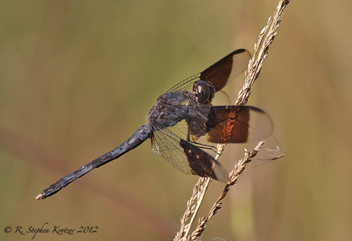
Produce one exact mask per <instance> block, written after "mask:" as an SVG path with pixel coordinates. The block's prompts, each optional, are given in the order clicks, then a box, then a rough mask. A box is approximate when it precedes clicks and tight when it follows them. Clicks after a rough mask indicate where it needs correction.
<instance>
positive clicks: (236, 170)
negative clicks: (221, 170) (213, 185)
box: [190, 141, 264, 240]
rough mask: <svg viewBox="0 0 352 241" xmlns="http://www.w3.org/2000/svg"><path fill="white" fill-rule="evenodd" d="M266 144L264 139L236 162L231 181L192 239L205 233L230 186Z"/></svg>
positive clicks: (200, 223) (202, 220)
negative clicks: (208, 223)
mask: <svg viewBox="0 0 352 241" xmlns="http://www.w3.org/2000/svg"><path fill="white" fill-rule="evenodd" d="M263 145H264V141H261V142H259V143H258V145H257V146H256V147H255V148H254V150H253V151H252V153H250V152H248V151H247V150H246V151H245V153H244V158H242V159H241V160H239V161H238V163H236V164H235V166H234V168H233V170H232V171H231V172H230V181H229V182H228V183H227V184H226V185H225V187H224V189H223V191H222V193H221V195H220V197H219V198H218V199H217V200H216V202H215V203H214V205H213V206H212V208H211V209H210V211H209V213H208V215H207V216H206V217H202V218H201V219H200V220H199V224H198V226H197V228H196V229H195V230H194V231H193V233H192V235H191V238H190V240H197V238H198V237H199V236H200V235H201V234H202V233H203V231H204V229H205V227H206V224H207V222H208V221H209V220H210V218H212V217H213V216H214V215H215V214H216V212H217V211H218V210H219V209H220V208H221V206H222V203H221V201H222V200H223V199H224V198H225V197H226V195H227V193H228V191H229V190H230V187H231V186H232V185H234V184H236V182H237V180H238V177H239V175H241V173H242V172H243V171H244V170H245V168H246V166H247V163H249V162H250V161H251V158H253V157H255V156H256V155H257V153H258V152H259V150H260V148H261V147H262V146H263Z"/></svg>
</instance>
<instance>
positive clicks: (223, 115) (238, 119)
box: [207, 106, 273, 143]
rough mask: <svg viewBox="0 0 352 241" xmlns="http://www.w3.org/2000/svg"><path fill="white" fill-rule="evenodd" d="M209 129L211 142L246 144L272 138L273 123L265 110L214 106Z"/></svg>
mask: <svg viewBox="0 0 352 241" xmlns="http://www.w3.org/2000/svg"><path fill="white" fill-rule="evenodd" d="M207 128H208V135H207V139H208V141H210V142H213V143H245V142H251V141H259V140H263V139H265V138H266V137H268V136H270V135H271V134H272V132H273V123H272V121H271V118H270V117H269V116H268V115H267V114H266V113H265V112H264V111H263V110H261V109H259V108H256V107H253V106H213V107H212V108H211V111H210V114H209V117H208V123H207Z"/></svg>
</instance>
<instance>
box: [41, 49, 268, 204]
mask: <svg viewBox="0 0 352 241" xmlns="http://www.w3.org/2000/svg"><path fill="white" fill-rule="evenodd" d="M250 56H251V55H250V53H249V52H248V51H247V50H244V49H238V50H236V51H234V52H232V53H230V54H229V55H227V56H225V57H224V58H222V59H221V60H219V61H218V62H216V63H215V64H213V65H212V66H210V67H209V68H207V69H205V70H204V71H202V72H200V73H198V74H196V75H193V76H191V77H189V78H187V79H185V80H183V81H182V82H180V83H178V84H177V85H175V86H174V87H172V88H171V89H170V90H169V91H167V92H166V93H164V94H162V95H161V96H160V97H159V98H158V99H157V102H156V104H155V105H154V106H153V108H152V109H151V110H150V112H149V115H148V123H147V124H145V125H142V126H141V127H140V128H139V129H138V130H137V131H136V132H135V133H134V134H133V135H132V136H131V137H130V138H128V139H127V140H126V141H125V142H124V143H122V144H121V145H119V146H118V147H116V148H115V149H113V150H112V151H109V152H108V153H106V154H104V155H102V156H100V157H98V158H97V159H95V160H93V161H92V162H90V163H88V164H87V165H84V166H82V167H81V168H79V169H78V170H76V171H74V172H73V173H71V174H69V175H67V176H66V177H63V178H61V179H60V180H59V181H57V182H56V183H54V184H52V185H50V186H49V188H47V189H45V190H44V191H43V192H42V193H40V194H39V195H38V196H36V199H45V198H47V197H49V196H51V195H53V194H55V193H57V192H58V191H60V190H61V189H62V188H63V187H65V186H67V185H68V184H70V183H71V182H73V181H74V180H76V179H77V178H79V177H82V176H83V175H85V174H87V173H88V172H90V171H91V170H93V169H94V168H97V167H100V166H102V165H105V164H106V163H108V162H110V161H112V160H114V159H116V158H118V157H120V156H122V155H123V154H125V153H127V152H128V151H130V150H132V149H134V148H136V147H137V146H139V145H140V144H142V143H143V142H144V141H145V140H146V139H148V138H150V139H151V143H152V150H153V152H154V153H155V154H157V155H159V156H162V157H163V158H164V159H165V160H167V161H168V162H170V163H171V165H172V166H173V167H174V168H176V169H177V170H179V171H181V172H183V173H185V174H193V175H198V176H201V177H211V178H213V179H216V180H219V181H222V182H227V181H228V173H227V172H226V171H225V170H224V169H223V168H222V166H221V165H220V164H219V162H218V161H216V160H215V159H214V157H213V156H211V155H210V154H208V153H207V152H205V151H204V150H205V149H209V145H205V144H202V143H201V142H197V140H198V139H199V138H200V137H203V136H204V137H205V138H206V139H207V141H209V142H212V143H245V142H247V141H254V140H262V139H264V138H265V137H267V136H269V135H270V134H271V133H272V130H273V124H272V121H271V119H270V117H269V116H268V115H267V114H266V113H265V112H264V111H262V110H261V109H258V108H256V107H252V106H234V105H226V106H213V105H212V104H211V101H212V99H213V97H214V95H215V93H216V92H218V91H220V90H221V89H222V88H223V87H224V86H225V85H226V84H227V83H228V82H230V81H231V80H233V79H234V78H235V77H237V76H238V75H240V74H241V73H242V72H243V71H244V70H245V69H246V68H247V64H248V61H249V59H250ZM229 126H230V127H231V129H230V131H228V127H229ZM224 133H227V134H226V135H224ZM199 141H200V140H199Z"/></svg>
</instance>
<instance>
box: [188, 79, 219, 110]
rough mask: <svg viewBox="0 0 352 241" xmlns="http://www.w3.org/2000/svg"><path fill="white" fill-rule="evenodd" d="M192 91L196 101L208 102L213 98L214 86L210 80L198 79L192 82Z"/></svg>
mask: <svg viewBox="0 0 352 241" xmlns="http://www.w3.org/2000/svg"><path fill="white" fill-rule="evenodd" d="M193 93H194V95H195V96H196V98H197V101H198V103H201V104H209V103H210V102H211V101H212V99H213V98H214V94H215V88H214V86H213V85H212V84H211V83H210V82H205V81H203V80H198V81H196V82H194V84H193Z"/></svg>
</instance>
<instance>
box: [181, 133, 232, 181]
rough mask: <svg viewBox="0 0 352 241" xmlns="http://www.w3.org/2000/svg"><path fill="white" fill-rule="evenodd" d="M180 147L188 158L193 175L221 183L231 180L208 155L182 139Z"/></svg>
mask: <svg viewBox="0 0 352 241" xmlns="http://www.w3.org/2000/svg"><path fill="white" fill-rule="evenodd" d="M180 146H181V147H182V148H183V151H184V153H185V155H186V156H187V160H188V164H189V167H190V170H191V172H192V174H194V175H198V176H201V177H211V178H213V179H215V180H218V181H221V182H227V181H228V180H229V177H228V173H226V172H225V170H224V169H223V168H222V166H221V165H220V164H219V163H218V162H217V161H216V160H215V159H214V158H213V157H212V156H210V155H209V154H208V153H206V152H204V151H202V150H201V149H199V148H198V147H196V146H194V145H192V144H191V143H189V142H187V141H185V140H182V139H181V140H180Z"/></svg>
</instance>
